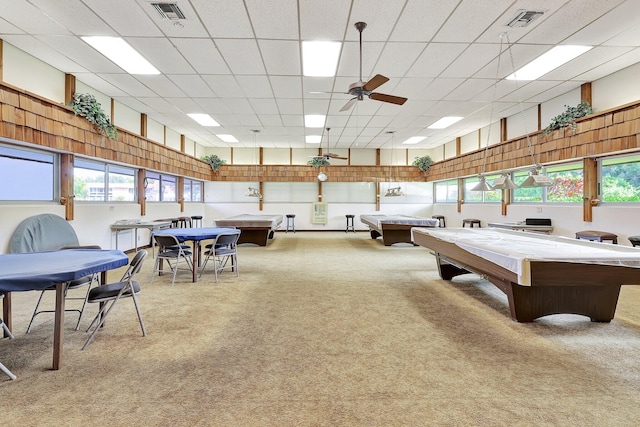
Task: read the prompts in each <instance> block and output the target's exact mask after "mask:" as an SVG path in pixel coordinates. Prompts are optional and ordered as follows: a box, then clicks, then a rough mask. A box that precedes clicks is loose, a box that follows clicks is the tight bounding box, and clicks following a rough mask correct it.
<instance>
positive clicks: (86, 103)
mask: <svg viewBox="0 0 640 427" xmlns="http://www.w3.org/2000/svg"><path fill="white" fill-rule="evenodd" d="M69 105H70V106H71V107H72V108H73V111H74V112H75V114H76V116H80V117H84V118H85V119H87V120H88V121H89V123H93V124H94V125H95V126H96V127H97V128H98V129H99V130H101V131H102V132H104V134H105V135H107V137H109V139H117V138H118V129H116V127H115V125H114V124H113V123H111V119H109V116H107V115H106V114H105V113H104V111H102V106H101V105H100V103H99V102H98V101H97V100H96V98H95V96H93V95H90V94H88V93H74V94H73V101H71V102H70V103H69Z"/></svg>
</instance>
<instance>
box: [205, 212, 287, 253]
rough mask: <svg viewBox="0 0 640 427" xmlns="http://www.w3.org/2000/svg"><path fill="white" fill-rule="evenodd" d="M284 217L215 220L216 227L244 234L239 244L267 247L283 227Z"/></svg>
mask: <svg viewBox="0 0 640 427" xmlns="http://www.w3.org/2000/svg"><path fill="white" fill-rule="evenodd" d="M282 218H283V216H282V215H252V214H242V215H236V216H232V217H229V218H224V219H217V220H215V225H216V227H235V228H237V229H239V230H241V231H242V232H241V233H240V239H239V240H238V244H241V243H254V244H256V245H258V246H267V243H269V240H270V239H273V238H274V236H275V231H276V230H277V229H278V228H280V226H281V225H282Z"/></svg>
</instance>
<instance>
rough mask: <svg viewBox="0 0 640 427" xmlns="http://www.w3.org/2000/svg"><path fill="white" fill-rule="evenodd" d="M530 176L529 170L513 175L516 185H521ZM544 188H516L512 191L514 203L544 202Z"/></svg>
mask: <svg viewBox="0 0 640 427" xmlns="http://www.w3.org/2000/svg"><path fill="white" fill-rule="evenodd" d="M528 176H529V169H527V170H523V171H518V172H514V173H513V182H514V184H516V185H518V186H519V185H520V184H522V183H523V182H524V180H525V179H527V177H528ZM543 188H544V187H527V188H514V189H513V190H512V191H511V194H512V196H511V197H513V201H514V202H521V203H526V202H529V203H531V202H542V200H543V198H542V193H543Z"/></svg>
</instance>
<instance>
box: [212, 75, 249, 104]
mask: <svg viewBox="0 0 640 427" xmlns="http://www.w3.org/2000/svg"><path fill="white" fill-rule="evenodd" d="M202 79H203V80H204V81H205V83H207V84H208V85H209V87H210V88H211V89H212V90H213V92H214V93H215V94H216V95H217V96H219V97H221V98H237V97H241V96H244V91H243V90H242V88H241V87H240V86H239V85H238V82H237V81H236V79H235V77H234V76H232V75H203V76H202Z"/></svg>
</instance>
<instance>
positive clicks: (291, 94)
mask: <svg viewBox="0 0 640 427" xmlns="http://www.w3.org/2000/svg"><path fill="white" fill-rule="evenodd" d="M269 81H271V87H272V88H273V94H274V96H275V97H276V98H302V81H301V79H300V77H288V76H271V77H269Z"/></svg>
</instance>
